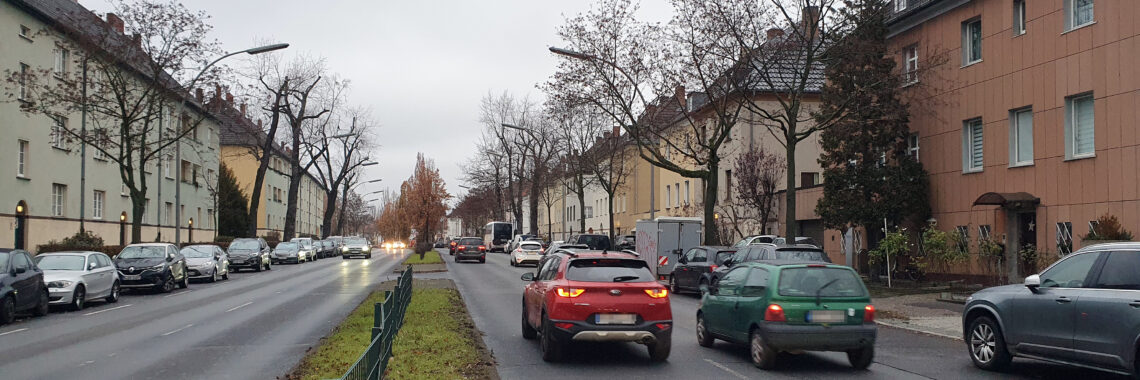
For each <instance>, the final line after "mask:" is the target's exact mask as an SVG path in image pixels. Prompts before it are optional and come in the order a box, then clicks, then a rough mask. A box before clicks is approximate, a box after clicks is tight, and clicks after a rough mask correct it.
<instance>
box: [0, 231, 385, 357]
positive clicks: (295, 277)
mask: <svg viewBox="0 0 1140 380" xmlns="http://www.w3.org/2000/svg"><path fill="white" fill-rule="evenodd" d="M403 256H404V254H395V253H393V254H379V252H377V254H375V255H373V257H372V259H371V260H364V259H350V260H342V259H340V258H329V259H322V260H318V261H315V262H312V263H305V264H300V265H286V264H282V265H274V266H273V270H271V271H268V272H264V271H263V272H260V273H255V272H248V271H242V272H240V273H234V274H231V275H230V279H229V280H227V281H221V282H218V283H213V284H207V283H191V284H190V287H189V288H188V289H179V290H176V291H175V292H173V293H170V294H161V293H154V292H151V291H133V292H126V293H124V294H123V297H122V298H121V299H120V300H119V302H118V303H115V304H105V303H95V302H92V303H91V304H90V305H91V306H90V307H88V308H86V309H84V310H82V311H78V312H60V311H58V310H53V312H52V313H51V314H49V315H48V316H46V317H43V318H23V319H21V320H19V321H17V322H16V323H13V324H11V325H6V326H3V327H0V378H3V379H273V378H275V377H277V376H281V375H284V374H285V373H286V372H287V371H289V369H291V368H292V367H293V366H294V365H295V364H296V363H297V362H298V361H299V360H300V359H301V357H303V356H304V353H305V351H306V350H307V349H309V347H311V346H314V345H315V344H316V343H317V342H318V341H319V340H320V338H321V337H323V336H325V335H326V334H328V332H329V331H330V330H331V329H332V328H333V327H335V326H336V325H337V324H338V323H340V321H341V320H343V319H344V317H345V316H346V315H348V313H349V312H350V311H352V309H353V308H354V307H356V305H358V304H359V303H360V301H362V300H363V299H364V297H365V296H367V294H368V293H369V292H370V291H371V289H372V288H373V287H374V286H375V285H377V284H379V283H381V282H383V281H385V280H389V279H395V278H396V277H397V274H395V273H392V269H393V267H394V266H395V265H396V264H398V263H399V261H400V259H401V258H402V257H403Z"/></svg>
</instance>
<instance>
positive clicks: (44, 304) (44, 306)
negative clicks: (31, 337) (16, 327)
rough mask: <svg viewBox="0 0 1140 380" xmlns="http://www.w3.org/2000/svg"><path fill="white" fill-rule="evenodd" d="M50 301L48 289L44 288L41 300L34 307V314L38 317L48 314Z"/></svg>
mask: <svg viewBox="0 0 1140 380" xmlns="http://www.w3.org/2000/svg"><path fill="white" fill-rule="evenodd" d="M48 302H50V300H49V299H48V290H47V289H44V291H43V292H42V293H40V302H39V303H38V304H36V308H35V309H32V315H35V316H37V317H42V316H45V315H48Z"/></svg>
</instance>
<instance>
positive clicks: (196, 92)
mask: <svg viewBox="0 0 1140 380" xmlns="http://www.w3.org/2000/svg"><path fill="white" fill-rule="evenodd" d="M194 95H195V97H197V98H198V101H199V102H203V101H205V100H204V98H205V97H206V96H205V95H204V94H203V93H202V89H200V88H195V89H194Z"/></svg>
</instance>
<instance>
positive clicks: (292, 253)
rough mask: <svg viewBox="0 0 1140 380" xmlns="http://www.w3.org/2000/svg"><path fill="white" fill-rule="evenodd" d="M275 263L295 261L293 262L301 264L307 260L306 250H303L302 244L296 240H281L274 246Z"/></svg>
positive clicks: (273, 256)
mask: <svg viewBox="0 0 1140 380" xmlns="http://www.w3.org/2000/svg"><path fill="white" fill-rule="evenodd" d="M270 257H272V258H273V262H274V263H285V262H293V264H300V263H301V262H302V261H304V260H305V255H304V251H302V250H301V244H298V243H294V242H281V243H277V246H276V247H274V248H273V255H272V256H270Z"/></svg>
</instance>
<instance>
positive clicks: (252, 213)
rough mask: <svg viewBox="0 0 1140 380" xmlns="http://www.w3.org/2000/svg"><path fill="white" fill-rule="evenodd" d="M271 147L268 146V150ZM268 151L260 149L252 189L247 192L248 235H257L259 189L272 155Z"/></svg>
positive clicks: (263, 181)
mask: <svg viewBox="0 0 1140 380" xmlns="http://www.w3.org/2000/svg"><path fill="white" fill-rule="evenodd" d="M272 149H273V148H270V151H271V150H272ZM270 151H267V150H264V149H262V152H261V156H262V157H261V163H260V164H258V165H257V177H254V179H253V189H252V191H251V192H250V194H249V213H248V215H247V216H246V219H248V220H249V231H248V234H249V235H248V237H257V217H258V212H257V211H258V209H259V208H260V207H261V189H262V187H264V186H265V172H267V171H268V170H269V160H270V159H271V158H272V157H273V154H272V153H270ZM265 222H266V227H268V225H269V221H268V220H266V221H265ZM235 237H236V236H235Z"/></svg>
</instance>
